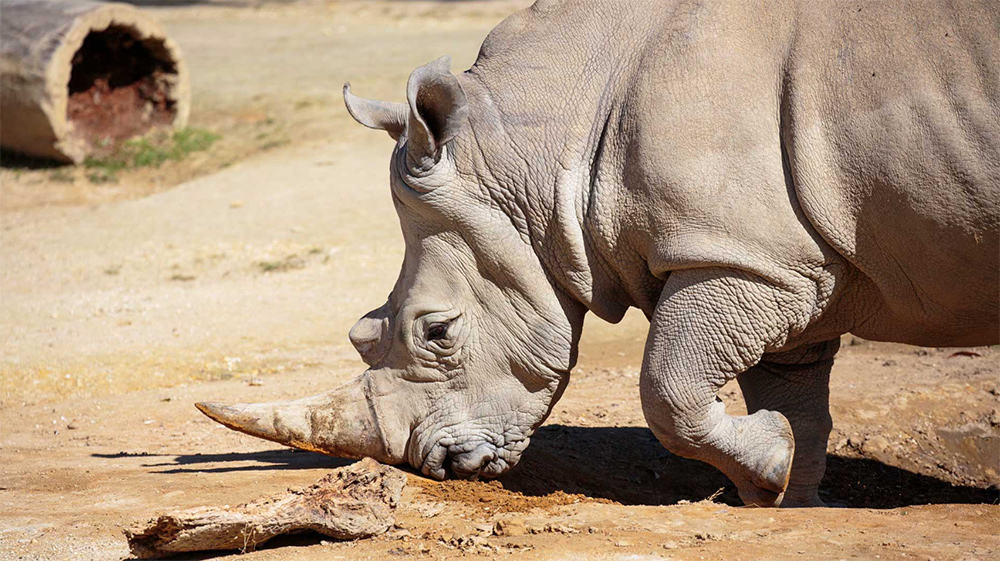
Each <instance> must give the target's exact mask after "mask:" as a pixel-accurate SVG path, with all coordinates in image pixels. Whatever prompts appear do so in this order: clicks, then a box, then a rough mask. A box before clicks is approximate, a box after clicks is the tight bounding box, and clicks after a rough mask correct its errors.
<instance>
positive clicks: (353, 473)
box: [125, 458, 406, 559]
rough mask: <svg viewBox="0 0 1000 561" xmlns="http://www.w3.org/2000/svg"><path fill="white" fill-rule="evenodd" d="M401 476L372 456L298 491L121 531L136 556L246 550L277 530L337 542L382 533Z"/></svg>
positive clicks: (390, 516) (169, 517) (393, 508)
mask: <svg viewBox="0 0 1000 561" xmlns="http://www.w3.org/2000/svg"><path fill="white" fill-rule="evenodd" d="M405 486H406V475H405V474H404V473H403V472H401V471H399V470H397V469H395V468H392V467H389V466H385V465H382V464H380V463H378V462H376V461H375V460H372V459H367V458H366V459H364V460H361V461H359V462H357V463H354V464H352V465H350V466H347V467H343V468H340V469H337V470H334V471H333V472H331V473H330V474H328V475H326V476H325V477H323V479H320V480H319V481H318V482H317V483H316V484H314V485H312V486H311V487H308V488H306V489H302V490H293V489H289V490H288V492H286V493H284V494H281V495H274V496H270V497H265V498H262V499H257V500H255V501H253V502H249V503H246V504H243V505H240V506H237V507H235V508H230V507H229V506H228V505H227V506H223V507H200V508H193V509H190V510H184V511H180V512H175V513H172V514H165V515H162V516H160V517H158V518H156V519H154V520H150V521H149V523H147V524H146V525H145V526H142V527H136V528H131V529H126V530H125V537H126V538H127V539H128V544H129V549H131V551H132V555H134V556H136V557H138V558H140V559H148V558H152V557H165V556H169V555H175V554H179V553H183V552H191V551H208V550H240V551H248V550H252V549H254V548H255V547H256V546H257V545H259V544H261V543H263V542H265V541H267V540H269V539H271V538H273V537H275V536H278V535H282V534H292V533H298V532H303V531H308V530H313V531H316V532H319V533H320V534H324V535H326V536H330V537H332V538H336V539H341V540H350V539H358V538H366V537H370V536H374V535H377V534H381V533H383V532H385V531H386V530H388V529H389V528H390V527H391V526H392V525H393V523H394V522H395V511H396V506H397V505H398V504H399V500H400V496H401V495H402V492H403V487H405Z"/></svg>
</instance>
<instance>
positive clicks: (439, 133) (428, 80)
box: [406, 56, 469, 173]
mask: <svg viewBox="0 0 1000 561" xmlns="http://www.w3.org/2000/svg"><path fill="white" fill-rule="evenodd" d="M450 67H451V58H450V57H446V56H444V57H441V58H439V59H437V60H435V61H434V62H430V63H428V64H425V65H424V66H421V67H420V68H417V69H416V70H414V71H413V74H410V79H409V81H407V83H406V99H407V101H409V103H410V117H409V122H408V123H407V129H406V136H407V140H406V142H407V148H406V158H407V164H408V165H409V167H410V170H411V171H414V172H417V173H420V172H424V171H427V170H429V169H430V168H432V167H433V166H434V164H436V163H437V162H438V160H439V159H440V158H441V151H442V149H443V148H444V146H445V145H446V144H448V142H450V141H451V140H452V139H453V138H455V136H457V135H458V133H459V132H460V131H461V130H462V127H463V126H465V122H466V119H467V118H468V115H469V105H468V101H467V100H466V97H465V92H464V91H463V90H462V86H461V85H460V84H459V83H458V78H456V77H455V75H454V74H452V73H451V70H450Z"/></svg>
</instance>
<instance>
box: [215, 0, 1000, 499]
mask: <svg viewBox="0 0 1000 561" xmlns="http://www.w3.org/2000/svg"><path fill="white" fill-rule="evenodd" d="M616 4H617V3H614V2H604V1H588V2H566V3H563V2H538V3H537V4H535V6H533V7H532V8H530V9H528V10H526V11H523V12H521V13H518V14H515V15H513V16H511V17H510V18H508V19H507V20H506V21H505V22H503V23H502V24H501V25H500V26H499V27H497V28H496V29H495V30H494V31H493V32H492V33H491V34H490V35H489V37H488V38H487V39H486V42H485V43H484V44H483V47H482V50H481V52H480V55H479V59H478V60H477V62H476V64H475V65H474V66H473V67H472V68H471V69H469V70H468V71H466V72H465V73H463V74H461V75H458V76H455V75H453V74H451V73H450V72H449V70H448V62H447V60H446V59H441V60H438V61H435V62H432V63H430V64H428V65H426V66H423V67H421V68H418V69H417V70H416V71H415V72H414V73H413V75H412V76H411V77H410V80H409V83H408V86H407V99H408V104H392V103H384V102H375V101H369V100H365V99H362V98H359V97H356V96H354V95H353V94H351V93H350V91H349V88H347V87H345V99H346V101H347V104H348V108H349V110H350V111H351V113H352V115H354V116H355V118H356V119H358V120H359V121H360V122H362V123H363V124H365V125H368V126H370V127H373V128H379V129H384V130H386V131H388V132H389V133H390V135H392V136H393V138H396V139H397V143H396V148H395V151H394V152H393V156H392V160H391V186H390V187H391V194H392V197H393V201H394V203H395V206H396V209H397V212H398V214H399V219H400V223H401V225H402V231H403V236H404V238H405V241H406V256H405V259H404V262H403V267H402V271H401V272H400V275H399V279H398V281H397V282H396V285H395V288H394V289H393V291H392V294H391V295H390V297H389V301H388V302H387V303H386V304H385V305H384V306H382V307H381V308H379V309H377V310H375V311H373V312H371V313H369V314H368V315H367V316H365V317H364V318H362V319H361V320H360V321H359V322H358V324H357V325H356V326H355V327H354V328H353V329H352V330H351V340H352V341H353V343H354V344H355V346H356V347H357V348H358V350H359V352H361V354H362V356H363V358H364V360H365V361H366V362H367V363H368V364H369V365H370V369H369V370H368V371H366V372H365V373H364V374H363V375H362V376H361V377H360V378H358V379H357V380H356V381H355V382H354V383H352V384H350V385H348V386H345V387H343V388H341V389H339V390H334V391H333V392H330V393H329V394H324V395H321V396H317V397H314V398H309V399H307V400H302V401H299V402H291V403H278V404H263V405H236V406H223V405H216V404H199V407H200V408H201V409H202V410H203V411H205V412H206V413H207V414H209V415H210V416H212V417H213V418H215V419H216V420H219V421H220V422H223V423H224V424H226V425H228V426H230V427H232V428H235V429H237V430H241V431H244V432H248V433H250V434H255V435H257V436H262V437H264V438H269V439H272V440H276V441H278V442H283V443H286V444H290V445H293V446H298V447H301V448H306V449H310V450H318V451H322V452H326V453H330V454H336V455H346V456H374V457H375V458H377V459H379V460H382V461H385V462H391V463H400V462H409V463H410V464H411V465H413V466H415V467H416V468H418V469H420V470H421V471H422V472H423V473H425V474H427V475H429V476H432V477H436V478H443V477H446V476H447V475H448V474H449V473H450V474H453V475H455V476H460V477H474V476H477V475H478V476H484V477H495V476H498V475H500V474H502V473H504V472H505V471H507V470H508V469H510V468H511V467H513V466H514V465H515V464H516V463H517V461H518V458H519V457H520V455H521V452H522V451H523V450H524V448H525V447H526V446H527V444H528V439H529V437H530V436H531V434H532V432H533V431H534V430H535V429H536V428H537V427H538V426H539V425H540V424H541V423H542V421H543V420H544V419H545V417H546V416H547V415H548V414H549V412H550V410H551V408H552V405H553V404H554V403H555V402H556V400H557V399H559V396H560V395H561V393H562V391H563V389H564V388H565V386H566V383H567V381H568V378H569V371H570V369H571V368H572V367H573V365H574V362H575V360H576V355H577V342H578V340H579V337H580V331H581V327H582V324H583V318H584V315H585V313H586V312H587V311H591V312H593V313H594V314H595V315H597V316H599V317H601V318H603V319H605V320H608V321H611V322H616V321H618V320H620V319H621V317H622V315H623V314H624V313H625V310H626V309H627V308H628V307H630V306H636V307H638V308H640V309H642V310H643V311H644V312H645V313H646V315H647V316H648V317H649V318H650V333H649V338H648V340H647V343H646V352H645V359H644V363H643V369H642V377H641V394H642V405H643V411H644V413H645V416H646V419H647V420H648V422H649V425H650V427H651V428H652V430H653V432H654V433H655V434H656V436H657V437H658V438H659V439H660V441H661V442H662V443H663V444H664V445H665V446H666V447H667V448H669V449H670V450H671V451H673V452H675V453H676V454H679V455H681V456H685V457H690V458H697V459H699V460H703V461H705V462H708V463H710V464H712V465H714V466H716V467H717V468H719V469H720V470H722V471H723V472H724V473H725V474H726V475H727V476H729V478H730V479H732V480H733V481H734V482H735V483H736V485H737V486H738V488H739V492H740V496H741V497H742V498H743V500H744V501H745V502H746V503H748V504H756V505H762V506H764V505H776V504H781V505H783V506H801V505H815V504H820V503H819V498H818V496H817V487H818V484H819V482H820V480H821V478H822V476H823V471H824V467H825V451H826V441H827V437H828V434H829V431H830V424H831V420H830V415H829V412H828V389H827V388H828V376H829V372H830V367H831V365H832V361H833V356H834V354H835V353H836V351H837V348H838V337H839V336H840V335H841V334H843V333H847V332H852V333H855V334H857V335H859V336H861V337H864V338H867V339H874V340H881V341H899V342H903V343H910V344H916V345H934V346H948V345H963V346H964V345H982V344H991V343H996V342H997V341H998V331H1000V327H998V323H1000V322H998V286H1000V284H998V268H1000V266H998V256H1000V244H998V237H1000V236H998V223H1000V218H998V209H1000V111H998V107H1000V103H998V96H1000V93H998V92H1000V77H998V71H1000V61H998V56H1000V39H998V38H1000V21H998V13H997V10H996V9H995V4H994V5H992V6H991V5H990V3H988V2H983V3H976V2H974V1H973V0H967V1H963V2H959V3H956V4H955V6H951V7H950V6H949V5H948V3H946V2H940V3H934V2H927V3H918V2H906V3H905V8H904V7H903V4H902V3H886V4H881V3H875V2H863V3H852V4H847V3H835V2H802V3H801V4H799V3H797V2H793V1H786V2H771V1H768V2H766V3H762V4H755V3H753V2H745V3H744V2H736V1H732V2H729V1H727V2H715V3H705V4H702V3H698V2H666V1H662V0H651V1H646V2H640V1H637V0H633V1H631V2H629V3H628V9H624V8H623V7H622V6H619V5H616ZM765 6H766V7H765ZM956 7H957V11H955V9H956ZM733 378H737V379H738V380H739V383H740V386H741V388H742V389H743V392H744V396H745V398H746V401H747V405H748V408H749V410H750V412H751V413H752V414H750V415H748V416H731V415H728V414H727V413H726V412H725V410H724V408H723V405H722V403H721V402H720V401H719V400H718V398H717V397H716V393H717V391H718V390H719V388H720V387H721V386H722V385H723V384H724V383H726V382H727V381H728V380H731V379H733Z"/></svg>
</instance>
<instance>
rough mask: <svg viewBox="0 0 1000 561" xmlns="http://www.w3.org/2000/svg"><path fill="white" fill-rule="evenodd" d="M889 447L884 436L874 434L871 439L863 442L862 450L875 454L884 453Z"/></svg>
mask: <svg viewBox="0 0 1000 561" xmlns="http://www.w3.org/2000/svg"><path fill="white" fill-rule="evenodd" d="M889 446H890V444H889V440H888V439H886V438H885V437H884V436H882V435H880V434H876V435H875V436H872V437H871V438H868V439H867V440H865V442H864V444H863V445H862V448H863V449H864V451H865V452H870V453H877V452H884V451H885V450H887V449H888V448H889Z"/></svg>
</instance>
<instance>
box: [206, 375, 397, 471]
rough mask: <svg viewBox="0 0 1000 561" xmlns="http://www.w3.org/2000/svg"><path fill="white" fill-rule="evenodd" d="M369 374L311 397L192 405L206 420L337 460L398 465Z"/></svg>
mask: <svg viewBox="0 0 1000 561" xmlns="http://www.w3.org/2000/svg"><path fill="white" fill-rule="evenodd" d="M371 395H372V394H371V391H370V377H369V376H368V375H367V374H365V375H362V376H360V377H359V378H356V379H355V380H353V381H352V382H350V383H348V384H346V385H344V386H341V387H340V388H337V389H335V390H333V391H329V392H326V393H323V394H320V395H316V396H313V397H307V398H304V399H297V400H293V401H280V402H271V403H254V404H249V403H237V404H233V405H223V404H220V403H197V404H195V406H196V407H197V408H198V409H199V410H200V411H201V412H202V413H204V414H205V415H208V416H209V417H210V418H211V419H213V420H215V421H217V422H219V423H221V424H223V425H225V426H227V427H229V428H231V429H233V430H237V431H240V432H243V433H246V434H249V435H252V436H256V437H258V438H264V439H267V440H272V441H274V442H278V443H280V444H284V445H286V446H292V447H295V448H301V449H303V450H310V451H313V452H320V453H323V454H328V455H331V456H337V457H342V458H362V457H370V458H375V459H377V460H379V461H382V462H385V463H398V462H399V460H400V457H399V454H396V453H393V451H392V450H390V446H388V445H387V443H386V439H385V438H384V436H383V434H382V430H381V429H380V427H379V420H378V418H377V413H376V410H375V407H374V404H373V402H372V400H371V399H370V398H371Z"/></svg>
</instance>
